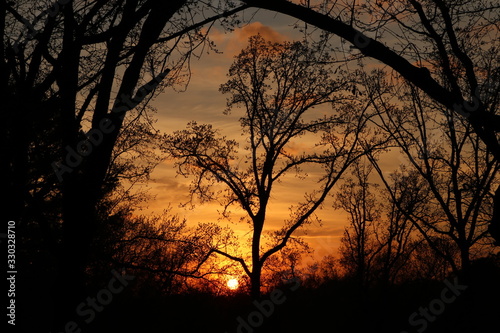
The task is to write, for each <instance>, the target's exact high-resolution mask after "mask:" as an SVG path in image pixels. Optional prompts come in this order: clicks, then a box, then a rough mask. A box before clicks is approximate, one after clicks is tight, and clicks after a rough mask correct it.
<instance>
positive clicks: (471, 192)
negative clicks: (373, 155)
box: [365, 73, 500, 271]
mask: <svg viewBox="0 0 500 333" xmlns="http://www.w3.org/2000/svg"><path fill="white" fill-rule="evenodd" d="M381 77H382V74H381V73H373V75H372V76H371V77H369V78H367V79H366V81H365V82H366V84H367V86H368V87H369V88H368V89H369V90H372V89H373V90H378V91H379V92H380V94H379V95H377V96H376V98H374V99H373V107H374V108H375V109H376V112H377V113H378V115H379V123H380V127H381V128H382V129H384V131H386V133H387V135H388V136H390V138H391V139H392V140H394V143H395V144H396V146H397V147H399V148H400V149H401V152H402V153H403V154H404V156H405V158H406V159H407V164H408V166H407V172H409V173H410V175H411V177H407V180H408V185H412V186H416V187H419V188H421V189H423V188H425V189H426V191H427V193H428V194H427V202H428V204H427V206H428V208H427V209H426V210H420V211H414V210H413V209H412V211H411V212H410V211H408V209H409V208H411V207H402V206H399V207H398V208H399V209H400V210H401V211H402V212H404V214H405V215H406V216H407V218H409V219H410V220H411V221H412V223H413V224H414V226H415V227H416V229H417V230H418V231H419V232H420V234H421V235H422V236H423V237H424V238H425V239H426V240H427V241H428V242H429V243H430V245H431V246H432V242H433V241H435V240H437V239H440V238H445V239H447V240H448V241H450V242H451V243H452V244H454V246H456V247H457V249H458V250H459V252H460V260H459V262H456V258H453V257H451V256H450V255H449V254H447V253H443V252H441V251H439V249H438V247H437V246H436V248H435V250H436V251H437V253H438V254H440V255H441V256H442V257H443V258H445V259H446V260H447V261H448V262H449V263H450V264H451V265H452V267H453V268H454V270H455V271H458V270H459V269H464V270H468V268H469V266H470V263H471V259H472V258H473V257H475V256H476V255H477V254H478V253H480V252H482V251H487V250H486V249H487V246H484V245H486V244H487V243H490V244H491V243H492V242H491V240H489V241H488V239H487V236H488V232H487V226H488V223H489V221H491V218H492V211H493V210H492V209H491V208H492V204H493V194H492V193H491V192H492V191H491V189H492V188H495V187H497V186H498V180H497V176H498V171H499V167H500V164H499V162H498V160H497V159H496V158H495V157H494V156H493V154H492V152H490V151H489V150H488V149H487V147H486V145H485V144H484V142H482V141H481V140H480V138H479V137H478V136H476V135H474V133H473V126H472V125H471V124H470V123H469V122H468V121H466V120H465V119H463V118H460V117H457V116H456V114H454V113H453V112H451V111H450V110H448V109H446V108H444V107H442V106H441V105H439V104H437V103H436V102H434V101H433V100H431V99H430V98H428V97H427V96H426V95H425V94H423V93H422V92H420V91H418V90H416V89H415V87H414V86H412V85H403V86H399V87H398V88H395V87H393V86H391V85H390V84H388V82H387V81H386V80H384V79H382V78H381ZM396 90H397V92H396ZM370 96H375V95H373V94H370ZM396 101H398V102H400V103H401V105H400V106H398V105H397V104H396ZM372 161H373V162H374V165H378V163H377V162H376V161H375V160H372ZM376 169H377V172H378V173H379V175H380V177H381V178H382V180H383V182H384V184H385V186H386V188H387V189H388V190H389V191H390V193H391V195H392V193H393V188H392V187H391V186H389V185H388V182H387V180H386V177H385V176H384V173H383V171H382V170H381V168H380V167H379V166H377V167H376ZM412 177H413V180H412ZM410 180H412V181H410ZM407 188H409V186H407ZM431 236H432V237H431Z"/></svg>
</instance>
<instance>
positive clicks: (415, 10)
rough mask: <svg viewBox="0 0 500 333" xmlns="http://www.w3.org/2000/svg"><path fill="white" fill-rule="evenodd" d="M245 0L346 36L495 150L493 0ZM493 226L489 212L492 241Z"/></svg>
mask: <svg viewBox="0 0 500 333" xmlns="http://www.w3.org/2000/svg"><path fill="white" fill-rule="evenodd" d="M243 2H244V3H245V4H248V5H250V6H255V7H258V8H264V9H268V10H272V11H276V12H279V13H282V14H285V15H289V16H291V17H294V18H297V19H299V20H301V21H303V22H305V23H306V24H308V25H309V26H312V27H317V28H318V29H320V30H322V31H324V32H326V33H331V34H333V35H336V36H338V37H340V38H342V39H343V40H346V41H348V42H350V43H351V44H352V48H353V49H356V50H359V52H360V55H362V56H365V57H370V58H373V59H376V60H378V61H380V62H381V63H383V64H384V65H386V66H388V67H390V68H391V69H393V70H394V71H395V73H397V74H398V75H399V76H400V77H402V78H403V79H405V80H406V81H407V82H410V83H411V84H412V85H414V86H415V87H416V88H418V89H419V90H421V91H422V92H424V93H425V94H426V95H427V96H428V97H429V98H430V99H432V100H433V101H435V102H436V103H438V104H439V105H440V106H441V107H443V108H445V109H447V110H449V111H450V112H453V113H455V115H457V116H459V117H463V118H464V119H465V121H467V122H468V123H469V124H470V125H471V126H472V130H473V131H474V133H475V135H477V136H478V137H479V138H480V139H481V141H482V142H483V143H484V144H485V145H486V147H488V149H489V150H490V151H491V152H492V154H493V155H494V156H495V158H496V159H499V158H500V142H499V139H498V135H497V133H498V132H500V116H499V115H498V105H499V104H498V103H499V100H500V99H499V98H498V96H499V92H500V85H499V84H498V82H500V80H498V77H499V74H500V72H499V70H498V68H499V65H498V57H496V56H495V55H496V54H497V53H498V47H499V39H498V33H499V31H498V23H499V21H500V15H499V11H498V9H499V5H498V4H496V3H495V2H491V1H488V0H480V1H474V2H472V1H460V2H453V1H451V2H450V1H444V0H436V1H430V2H429V1H419V0H409V1H407V0H401V1H392V2H384V1H371V2H357V1H347V2H345V1H322V2H319V3H311V2H309V1H308V2H305V3H303V2H301V3H300V4H297V3H294V2H290V1H286V0H277V1H262V0H245V1H243ZM339 49H341V51H342V52H344V50H343V48H342V47H340V48H339ZM499 195H500V191H499ZM497 202H500V200H497ZM499 209H500V208H499V207H498V205H497V208H496V210H497V211H498V210H499ZM499 230H500V219H498V218H497V214H495V216H494V218H493V219H492V220H491V227H490V231H491V235H492V236H493V237H495V239H496V241H497V242H499V239H500V232H499Z"/></svg>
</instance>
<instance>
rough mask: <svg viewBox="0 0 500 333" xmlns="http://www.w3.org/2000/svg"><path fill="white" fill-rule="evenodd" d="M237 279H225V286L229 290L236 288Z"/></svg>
mask: <svg viewBox="0 0 500 333" xmlns="http://www.w3.org/2000/svg"><path fill="white" fill-rule="evenodd" d="M238 285H239V283H238V280H237V279H230V280H228V281H227V287H228V288H229V289H231V290H235V289H238Z"/></svg>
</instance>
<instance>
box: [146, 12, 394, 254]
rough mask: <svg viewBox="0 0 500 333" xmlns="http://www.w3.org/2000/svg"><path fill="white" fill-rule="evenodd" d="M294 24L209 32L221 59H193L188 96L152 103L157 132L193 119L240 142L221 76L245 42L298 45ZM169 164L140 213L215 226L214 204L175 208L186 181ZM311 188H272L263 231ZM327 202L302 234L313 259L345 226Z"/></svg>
mask: <svg viewBox="0 0 500 333" xmlns="http://www.w3.org/2000/svg"><path fill="white" fill-rule="evenodd" d="M293 23H295V21H294V20H291V19H289V18H286V17H283V16H282V15H277V14H275V13H270V12H266V11H259V13H258V14H257V15H256V16H255V19H254V20H253V23H251V24H249V25H246V26H244V27H243V28H240V29H236V30H235V31H234V32H233V33H224V32H222V31H221V30H217V29H215V30H213V31H212V32H211V35H210V36H211V39H212V40H213V41H214V42H215V43H216V45H217V48H218V49H219V50H220V51H222V52H223V54H208V55H206V54H205V55H203V57H202V58H201V60H193V62H192V64H191V65H192V67H191V69H192V77H191V81H190V84H189V86H188V88H187V91H185V92H182V93H176V92H174V91H172V90H171V89H167V90H166V91H165V92H164V93H162V94H161V95H160V96H159V97H158V98H156V99H155V100H154V101H153V103H152V104H153V106H154V107H156V108H157V109H158V113H157V115H156V116H157V118H158V122H157V126H156V127H157V129H159V130H161V131H162V132H165V133H171V132H173V131H175V130H180V129H184V128H185V126H186V124H187V123H188V122H189V121H191V120H196V121H197V122H199V123H211V124H212V125H213V126H214V127H215V128H220V129H221V130H222V134H223V135H226V136H227V137H229V138H235V139H237V138H240V137H241V130H240V125H239V121H238V119H239V117H240V115H239V114H238V113H237V112H233V114H232V115H230V116H227V115H223V113H222V111H223V110H224V109H225V107H226V104H225V103H226V102H225V100H226V96H224V95H222V94H221V93H220V92H219V91H218V89H219V86H220V85H221V84H222V83H224V82H225V81H226V80H227V78H226V73H227V71H228V69H229V66H230V65H231V63H232V61H233V59H234V56H235V55H237V54H238V53H239V52H240V51H241V49H242V48H244V47H245V46H246V44H247V41H248V37H250V36H252V35H255V34H256V33H260V34H261V35H262V36H263V37H264V38H266V39H268V40H273V41H284V40H300V39H301V34H300V33H299V32H298V31H297V30H294V29H293V28H292V27H291V25H292V24H293ZM393 155H394V158H388V159H387V162H386V163H387V165H397V164H399V163H401V162H402V161H400V160H398V158H397V157H396V156H397V155H396V154H393ZM384 164H385V163H384ZM172 165H173V162H172V161H165V162H163V163H162V164H160V165H159V166H158V167H157V168H156V170H155V171H154V173H153V175H152V178H153V181H151V182H150V184H149V187H150V188H151V191H150V193H151V194H153V195H156V199H155V200H153V201H151V202H149V203H148V207H147V208H146V209H145V213H150V212H154V213H160V212H161V211H162V210H163V209H165V208H166V207H167V206H168V205H169V204H171V206H172V208H173V212H175V213H178V214H179V215H181V216H184V217H186V218H187V220H188V223H189V224H190V225H195V224H197V223H198V222H216V221H217V220H218V218H219V217H220V215H219V214H218V213H217V211H218V210H219V209H220V207H219V206H218V205H215V204H205V205H197V206H196V208H195V209H193V210H189V209H185V208H178V205H179V203H181V202H186V201H187V198H188V184H189V181H190V180H189V179H184V178H182V177H176V173H175V169H174V168H173V166H172ZM312 184H313V183H309V184H308V183H307V182H302V181H298V179H297V178H294V179H293V177H292V178H290V179H288V180H287V181H285V182H284V183H283V184H281V186H279V187H277V188H276V191H275V192H274V195H273V201H272V202H271V206H270V209H269V214H268V220H267V228H278V227H279V226H280V225H281V224H282V223H283V220H284V219H286V218H288V216H289V206H290V204H295V203H297V202H299V201H301V199H302V198H303V194H304V192H305V191H307V190H309V189H312ZM307 186H309V188H308V187H307ZM332 200H333V199H332V198H329V199H328V200H327V201H326V203H325V205H324V208H323V210H321V211H319V212H318V215H319V216H320V218H321V219H322V221H323V226H322V227H320V226H319V225H317V224H316V223H315V224H313V225H311V226H309V227H308V233H307V235H304V239H305V240H307V242H309V244H310V245H311V246H312V247H313V248H314V250H315V254H314V257H315V258H316V259H321V258H322V257H323V256H325V255H327V254H334V253H336V251H337V248H338V246H339V244H340V242H339V241H340V237H341V236H342V234H343V230H344V226H345V225H346V223H347V220H346V216H345V215H344V214H343V212H341V211H336V210H334V209H333V208H331V205H332ZM220 223H222V225H223V226H225V225H230V226H231V228H232V229H233V230H235V231H236V232H237V233H238V234H240V235H244V234H245V233H247V232H248V231H249V229H248V227H247V225H246V224H236V223H233V224H230V223H229V222H227V221H222V222H220Z"/></svg>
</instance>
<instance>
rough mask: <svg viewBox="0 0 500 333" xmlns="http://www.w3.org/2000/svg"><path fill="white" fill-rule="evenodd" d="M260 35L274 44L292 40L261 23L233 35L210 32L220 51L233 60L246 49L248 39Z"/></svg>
mask: <svg viewBox="0 0 500 333" xmlns="http://www.w3.org/2000/svg"><path fill="white" fill-rule="evenodd" d="M257 34H260V35H261V36H262V37H263V38H264V39H266V40H268V41H272V42H284V41H288V40H290V38H289V37H288V36H285V35H283V34H281V33H279V32H278V31H276V30H275V29H273V28H272V27H269V26H265V25H263V24H262V23H261V22H252V23H250V24H247V25H245V26H243V27H242V28H239V29H235V30H234V32H232V33H231V34H227V33H224V32H223V31H221V30H218V29H214V30H213V31H211V32H210V39H211V40H212V41H213V42H215V44H216V45H217V48H218V49H219V50H223V54H224V55H225V57H226V58H233V57H234V56H236V55H237V54H239V53H240V51H241V50H242V49H243V48H245V47H246V45H247V43H248V38H250V37H251V36H254V35H257Z"/></svg>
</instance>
